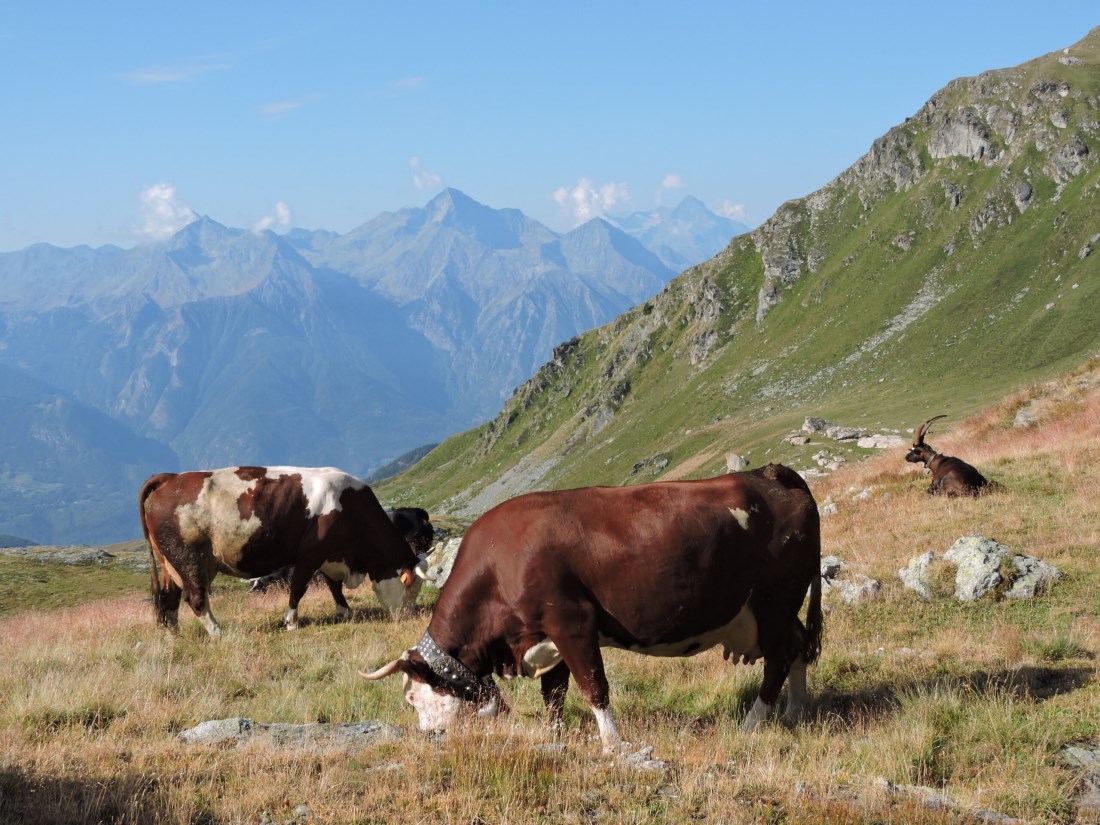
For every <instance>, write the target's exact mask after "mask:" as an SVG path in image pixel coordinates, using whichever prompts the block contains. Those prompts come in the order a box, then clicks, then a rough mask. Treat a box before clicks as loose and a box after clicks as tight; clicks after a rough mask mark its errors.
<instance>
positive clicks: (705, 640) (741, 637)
mask: <svg viewBox="0 0 1100 825" xmlns="http://www.w3.org/2000/svg"><path fill="white" fill-rule="evenodd" d="M600 645H602V646H603V647H622V646H621V645H619V644H618V643H616V642H615V640H614V639H609V638H607V637H605V636H600ZM716 645H722V646H723V647H724V650H723V655H725V656H726V658H730V657H731V656H732V657H733V660H734V661H735V662H736V661H737V660H739V659H740V658H741V657H742V656H744V655H746V654H748V655H749V658H754V657H758V656H759V655H760V654H759V650H758V648H759V633H758V628H757V624H756V616H755V615H754V614H753V612H752V610H751V609H750V608H749V606H748V605H747V604H746V605H745V606H744V607H742V608H741V610H740V611H739V612H738V613H737V615H736V616H734V617H733V620H732V621H731V622H730V623H729V624H726V625H723V626H722V627H718V628H715V629H714V630H709V631H707V632H706V633H702V634H700V635H698V636H690V637H688V638H686V639H681V640H679V641H676V642H669V643H667V644H659V645H650V646H645V645H631V646H630V647H629V648H627V649H628V650H630V651H632V652H634V653H642V654H645V655H646V656H677V657H679V656H694V655H695V654H696V653H702V652H703V651H704V650H710V649H711V648H712V647H715V646H716Z"/></svg>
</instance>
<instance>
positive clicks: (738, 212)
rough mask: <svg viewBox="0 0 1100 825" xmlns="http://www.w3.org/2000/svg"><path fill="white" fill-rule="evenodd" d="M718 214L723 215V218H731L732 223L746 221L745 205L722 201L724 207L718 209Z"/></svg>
mask: <svg viewBox="0 0 1100 825" xmlns="http://www.w3.org/2000/svg"><path fill="white" fill-rule="evenodd" d="M718 214H719V215H721V216H722V217H723V218H729V219H730V220H732V221H744V220H745V204H743V203H730V202H729V201H722V205H721V206H719V207H718Z"/></svg>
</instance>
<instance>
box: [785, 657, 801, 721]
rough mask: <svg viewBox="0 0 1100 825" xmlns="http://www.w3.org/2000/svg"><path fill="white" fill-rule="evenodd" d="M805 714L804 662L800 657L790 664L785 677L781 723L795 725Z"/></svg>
mask: <svg viewBox="0 0 1100 825" xmlns="http://www.w3.org/2000/svg"><path fill="white" fill-rule="evenodd" d="M805 712H806V661H805V659H803V658H802V657H801V656H799V657H798V658H796V659H795V660H794V661H793V662H791V671H790V673H789V674H788V675H787V709H786V710H785V711H783V721H784V722H786V723H787V724H791V725H793V724H795V723H797V722H800V721H802V716H803V715H804V714H805Z"/></svg>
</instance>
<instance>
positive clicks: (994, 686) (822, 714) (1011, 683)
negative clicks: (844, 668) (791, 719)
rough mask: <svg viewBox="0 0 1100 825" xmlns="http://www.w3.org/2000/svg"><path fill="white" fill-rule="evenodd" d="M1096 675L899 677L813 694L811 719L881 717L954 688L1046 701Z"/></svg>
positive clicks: (1030, 672) (1052, 671) (1082, 671)
mask: <svg viewBox="0 0 1100 825" xmlns="http://www.w3.org/2000/svg"><path fill="white" fill-rule="evenodd" d="M1095 675H1096V669H1095V668H1090V667H1039V666H1030V665H1029V666H1027V667H1019V668H1006V669H1002V670H996V671H985V670H976V671H974V672H972V673H966V674H961V675H943V674H940V675H936V676H929V677H928V678H922V679H894V680H891V681H889V682H884V683H882V684H879V685H876V686H872V687H869V688H865V689H862V690H855V691H836V690H831V689H828V688H827V689H825V690H823V691H821V692H820V693H818V694H817V696H815V697H811V703H810V704H811V710H810V714H811V718H813V719H815V720H823V719H827V718H833V719H839V720H841V721H844V722H848V723H851V722H856V721H866V720H867V719H881V718H884V717H886V716H889V715H890V714H892V713H894V711H896V710H897V708H898V707H899V705H900V704H901V700H902V698H903V697H905V696H909V695H913V694H921V693H930V692H933V691H935V690H937V689H944V688H946V689H951V690H955V691H958V692H960V693H965V694H968V695H973V696H979V697H980V696H994V695H998V696H1003V695H1008V696H1011V697H1013V698H1016V699H1028V700H1038V701H1042V700H1045V699H1050V698H1051V697H1054V696H1061V695H1063V694H1066V693H1072V692H1073V691H1075V690H1079V689H1080V688H1082V687H1084V686H1085V685H1086V684H1088V683H1089V682H1090V681H1091V680H1092V679H1093V678H1094V677H1095Z"/></svg>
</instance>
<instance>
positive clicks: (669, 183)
mask: <svg viewBox="0 0 1100 825" xmlns="http://www.w3.org/2000/svg"><path fill="white" fill-rule="evenodd" d="M684 187H685V184H684V178H683V176H682V175H679V174H677V173H676V172H669V173H668V174H667V175H665V176H664V178H662V179H661V185H660V187H658V189H657V194H656V195H655V196H654V200H655V201H656V203H657V205H658V206H660V205H661V201H662V196H663V195H664V194H665V192H669V191H671V190H673V189H683V188H684Z"/></svg>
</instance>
